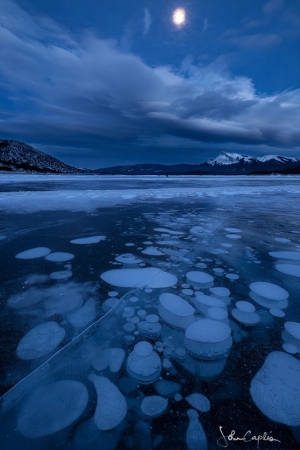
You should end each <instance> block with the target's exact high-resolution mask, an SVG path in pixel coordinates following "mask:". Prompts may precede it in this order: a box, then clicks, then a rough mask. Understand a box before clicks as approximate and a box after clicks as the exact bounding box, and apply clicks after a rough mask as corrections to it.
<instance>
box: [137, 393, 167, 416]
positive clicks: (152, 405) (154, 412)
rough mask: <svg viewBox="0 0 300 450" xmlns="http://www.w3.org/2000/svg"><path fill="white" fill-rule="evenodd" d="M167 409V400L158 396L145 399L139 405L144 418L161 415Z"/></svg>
mask: <svg viewBox="0 0 300 450" xmlns="http://www.w3.org/2000/svg"><path fill="white" fill-rule="evenodd" d="M167 407H168V400H167V399H165V398H163V397H160V396H159V395H151V396H150V397H145V398H144V400H143V401H142V403H141V410H142V411H143V413H144V414H145V415H146V416H149V417H157V416H160V415H161V414H163V413H164V412H165V411H166V409H167Z"/></svg>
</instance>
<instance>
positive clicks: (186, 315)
mask: <svg viewBox="0 0 300 450" xmlns="http://www.w3.org/2000/svg"><path fill="white" fill-rule="evenodd" d="M194 311H195V310H194V308H193V307H192V306H191V305H190V304H189V303H188V302H187V301H186V300H183V298H181V297H179V296H178V295H175V294H171V293H167V292H166V293H164V294H161V295H160V296H159V307H158V312H159V315H160V316H161V318H162V319H163V320H164V321H165V322H167V323H168V324H169V325H173V326H175V327H178V328H181V329H185V328H186V327H188V326H189V325H190V324H191V323H193V322H195V317H194Z"/></svg>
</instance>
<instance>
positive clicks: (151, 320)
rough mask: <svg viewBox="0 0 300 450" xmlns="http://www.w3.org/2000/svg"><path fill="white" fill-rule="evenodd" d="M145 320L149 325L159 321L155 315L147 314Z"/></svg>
mask: <svg viewBox="0 0 300 450" xmlns="http://www.w3.org/2000/svg"><path fill="white" fill-rule="evenodd" d="M146 320H147V322H149V323H155V322H158V321H159V316H158V315H157V314H149V315H148V316H146Z"/></svg>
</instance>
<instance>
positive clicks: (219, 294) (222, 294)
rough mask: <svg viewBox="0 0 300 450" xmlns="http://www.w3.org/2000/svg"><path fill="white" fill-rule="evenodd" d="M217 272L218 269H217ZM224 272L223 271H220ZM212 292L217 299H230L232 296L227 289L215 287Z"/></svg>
mask: <svg viewBox="0 0 300 450" xmlns="http://www.w3.org/2000/svg"><path fill="white" fill-rule="evenodd" d="M216 270H217V269H216ZM220 270H222V271H223V269H220ZM209 290H210V292H211V293H212V294H214V295H216V296H217V297H220V298H222V297H228V296H229V295H230V290H229V289H227V288H225V287H213V288H210V289H209Z"/></svg>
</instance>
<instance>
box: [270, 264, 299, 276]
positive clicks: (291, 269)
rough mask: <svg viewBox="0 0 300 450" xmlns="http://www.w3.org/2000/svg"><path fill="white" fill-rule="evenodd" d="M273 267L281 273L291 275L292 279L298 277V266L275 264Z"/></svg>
mask: <svg viewBox="0 0 300 450" xmlns="http://www.w3.org/2000/svg"><path fill="white" fill-rule="evenodd" d="M275 267H276V269H277V270H278V271H279V272H281V273H285V274H286V275H292V276H293V277H300V266H296V265H294V264H277V265H276V266H275Z"/></svg>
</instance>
